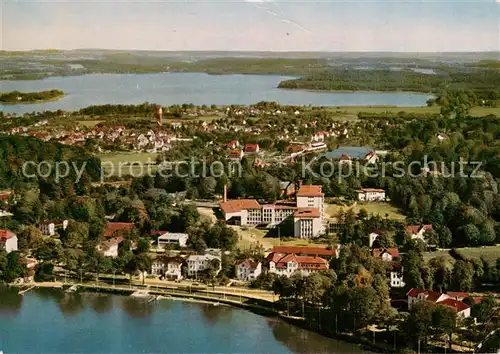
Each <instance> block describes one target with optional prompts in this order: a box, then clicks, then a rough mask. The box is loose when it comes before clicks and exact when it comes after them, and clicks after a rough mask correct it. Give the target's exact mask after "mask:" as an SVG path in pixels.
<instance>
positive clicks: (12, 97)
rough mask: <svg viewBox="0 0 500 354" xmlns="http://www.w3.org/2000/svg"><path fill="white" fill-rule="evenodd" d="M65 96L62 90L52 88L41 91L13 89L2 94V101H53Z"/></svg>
mask: <svg viewBox="0 0 500 354" xmlns="http://www.w3.org/2000/svg"><path fill="white" fill-rule="evenodd" d="M62 96H64V92H63V91H61V90H50V91H40V92H19V91H11V92H5V93H2V94H0V102H2V103H36V102H43V101H51V100H55V99H58V98H61V97H62Z"/></svg>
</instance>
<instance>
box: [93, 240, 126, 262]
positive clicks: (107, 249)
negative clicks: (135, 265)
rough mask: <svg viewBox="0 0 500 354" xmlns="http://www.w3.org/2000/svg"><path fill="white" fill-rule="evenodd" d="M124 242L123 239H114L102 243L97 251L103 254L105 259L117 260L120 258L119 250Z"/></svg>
mask: <svg viewBox="0 0 500 354" xmlns="http://www.w3.org/2000/svg"><path fill="white" fill-rule="evenodd" d="M122 242H123V237H121V236H119V237H112V238H110V239H107V240H104V241H102V242H101V243H100V244H99V245H98V246H97V249H98V250H99V251H101V252H102V253H103V255H104V256H105V257H111V258H116V257H118V248H119V246H120V243H122Z"/></svg>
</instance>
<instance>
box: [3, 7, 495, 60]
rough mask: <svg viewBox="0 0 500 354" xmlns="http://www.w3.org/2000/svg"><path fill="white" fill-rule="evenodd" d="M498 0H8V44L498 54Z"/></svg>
mask: <svg viewBox="0 0 500 354" xmlns="http://www.w3.org/2000/svg"><path fill="white" fill-rule="evenodd" d="M499 1H500V0H496V1H495V0H475V1H460V0H447V1H425V0H399V1H393V0H384V1H373V0H354V1H347V0H331V1H328V0H322V1H319V2H310V1H307V0H306V1H300V2H299V1H279V0H243V1H242V0H217V1H211V0H198V1H183V2H181V1H177V0H137V1H129V0H51V1H49V0H4V1H3V9H2V29H3V30H2V36H1V49H2V50H34V49H38V50H44V49H59V50H73V49H80V50H85V49H87V50H91V49H99V48H102V50H128V51H132V50H147V51H205V52H206V51H224V52H228V51H237V52H329V53H345V52H360V53H372V52H381V53H382V52H385V53H447V52H449V53H465V52H498V51H500V20H499V18H500V4H499Z"/></svg>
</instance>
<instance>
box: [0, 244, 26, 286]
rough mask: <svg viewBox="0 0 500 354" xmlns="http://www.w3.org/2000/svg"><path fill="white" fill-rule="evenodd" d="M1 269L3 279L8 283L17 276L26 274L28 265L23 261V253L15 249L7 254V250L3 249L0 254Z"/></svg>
mask: <svg viewBox="0 0 500 354" xmlns="http://www.w3.org/2000/svg"><path fill="white" fill-rule="evenodd" d="M1 258H3V260H1ZM2 268H3V269H2ZM0 271H1V274H0V275H1V279H3V280H4V281H5V282H7V283H11V282H13V281H14V280H16V279H17V278H20V277H22V276H24V274H25V273H26V266H25V265H24V264H23V263H22V262H21V254H20V253H19V252H17V251H13V252H10V253H9V254H7V255H5V252H3V251H2V252H1V254H0Z"/></svg>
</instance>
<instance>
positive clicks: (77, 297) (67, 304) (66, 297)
mask: <svg viewBox="0 0 500 354" xmlns="http://www.w3.org/2000/svg"><path fill="white" fill-rule="evenodd" d="M57 304H58V305H59V309H60V310H61V312H62V314H63V315H64V316H75V315H77V314H78V313H79V312H80V311H82V310H83V309H84V308H85V302H84V299H83V296H82V295H81V294H79V293H71V294H65V293H63V294H62V296H61V297H60V299H59V301H58V303H57Z"/></svg>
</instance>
